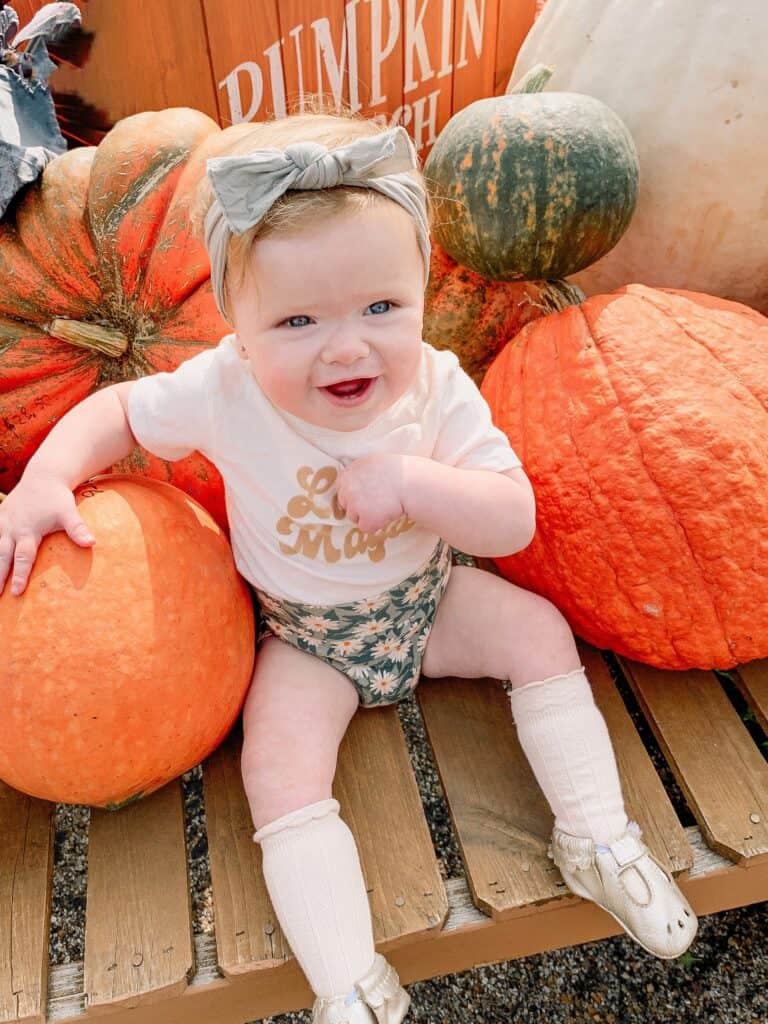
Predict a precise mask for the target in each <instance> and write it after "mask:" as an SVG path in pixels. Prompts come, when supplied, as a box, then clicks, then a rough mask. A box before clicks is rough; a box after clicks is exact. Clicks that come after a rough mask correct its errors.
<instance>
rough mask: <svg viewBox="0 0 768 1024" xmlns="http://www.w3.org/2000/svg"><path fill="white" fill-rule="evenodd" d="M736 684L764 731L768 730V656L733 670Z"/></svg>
mask: <svg viewBox="0 0 768 1024" xmlns="http://www.w3.org/2000/svg"><path fill="white" fill-rule="evenodd" d="M732 675H733V677H734V679H735V680H736V685H737V686H738V687H739V689H740V690H741V692H742V694H743V695H744V698H745V699H746V701H747V703H748V704H749V706H750V707H751V708H752V710H753V711H754V712H755V717H756V719H757V721H758V722H759V723H760V728H761V729H762V730H763V732H768V658H763V659H761V660H760V661H750V662H749V663H748V664H746V665H739V666H738V667H737V668H736V669H734V671H733V672H732Z"/></svg>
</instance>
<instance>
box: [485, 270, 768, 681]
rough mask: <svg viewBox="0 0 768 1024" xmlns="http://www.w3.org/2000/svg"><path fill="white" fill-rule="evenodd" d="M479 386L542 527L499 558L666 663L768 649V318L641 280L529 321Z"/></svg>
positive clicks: (593, 628)
mask: <svg viewBox="0 0 768 1024" xmlns="http://www.w3.org/2000/svg"><path fill="white" fill-rule="evenodd" d="M482 391H483V394H484V395H485V397H486V399H487V400H488V402H489V404H490V406H491V410H492V412H493V416H494V420H495V422H496V424H497V425H498V426H499V427H501V429H503V430H504V431H505V432H506V434H507V436H508V437H509V439H510V442H511V444H512V446H513V447H514V448H515V450H516V451H517V452H518V454H519V455H520V457H521V459H522V460H523V464H524V466H525V468H526V471H527V473H528V475H529V477H530V478H531V481H532V483H533V486H534V489H535V492H536V500H537V532H536V536H535V538H534V540H533V542H532V544H531V545H530V546H529V547H528V548H526V549H525V550H524V551H522V552H520V553H518V554H516V555H513V556H511V557H508V558H500V559H498V560H497V564H498V566H499V568H500V569H501V571H502V572H503V573H504V575H506V576H507V577H508V578H509V579H511V580H514V581H515V582H516V583H518V584H520V585H522V586H524V587H526V588H527V589H530V590H533V591H536V592H537V593H540V594H543V595H545V596H546V597H547V598H549V599H550V600H551V601H552V602H553V603H554V604H556V605H557V606H558V607H559V608H560V609H561V611H562V612H563V613H564V615H565V616H566V618H567V619H568V621H569V624H570V625H571V627H572V628H573V630H574V632H576V633H577V634H578V635H580V636H582V637H584V638H585V639H586V640H589V641H591V642H592V643H593V644H596V645H597V646H598V647H603V648H611V649H612V650H614V651H617V652H618V653H620V654H624V655H627V656H628V657H631V658H635V659H637V660H639V661H644V662H647V663H648V664H650V665H655V666H658V667H661V668H672V669H686V668H692V667H698V668H706V669H709V668H729V667H732V666H734V665H736V664H737V663H740V662H745V661H750V660H752V659H754V658H763V657H766V656H768V320H767V319H766V318H765V317H763V316H761V315H760V314H759V313H756V312H755V311H754V310H751V309H748V308H747V307H746V306H742V305H740V304H738V303H734V302H727V301H725V300H720V299H716V298H713V297H711V296H707V295H701V294H697V293H692V292H671V291H665V290H657V289H652V288H647V287H644V286H641V285H629V286H627V287H625V288H620V289H619V290H618V291H616V292H612V293H611V294H609V295H599V296H594V297H592V298H589V299H587V300H586V301H584V302H582V303H581V305H579V306H571V307H569V308H566V309H564V310H563V311H562V312H559V313H556V314H553V315H552V316H548V317H546V318H544V319H542V320H538V321H537V322H536V323H533V324H529V325H528V326H527V327H525V328H524V329H523V330H522V331H521V332H520V334H518V336H517V337H516V338H515V339H514V340H513V341H512V342H510V343H509V345H507V347H506V348H505V349H504V350H503V351H502V353H501V354H500V355H499V356H498V357H497V359H496V360H495V361H494V363H493V364H492V365H491V367H490V369H489V371H488V373H487V375H486V377H485V380H484V381H483V385H482Z"/></svg>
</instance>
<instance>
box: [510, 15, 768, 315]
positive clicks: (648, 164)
mask: <svg viewBox="0 0 768 1024" xmlns="http://www.w3.org/2000/svg"><path fill="white" fill-rule="evenodd" d="M766 40H768V0H739V2H738V3H734V2H733V0H705V2H702V0H652V2H649V0H548V3H547V4H546V6H545V7H544V10H543V12H542V14H541V16H540V17H539V18H538V20H537V21H536V22H535V24H534V26H533V28H532V29H531V31H530V32H529V34H528V36H527V38H526V39H525V42H524V43H523V46H522V48H521V50H520V52H519V54H518V57H517V61H516V63H515V66H514V70H513V72H512V77H511V79H510V85H513V84H514V83H515V82H517V81H519V79H520V78H522V76H523V75H524V74H525V73H526V71H528V70H529V69H530V68H531V67H533V66H534V65H535V64H539V63H542V64H548V65H552V66H554V74H553V76H552V78H551V80H550V82H549V84H548V86H547V89H548V91H568V92H583V93H587V94H589V95H590V96H595V97H597V98H598V99H600V100H602V101H603V102H604V103H607V104H608V106H610V107H612V108H613V109H614V110H615V111H616V113H617V114H618V115H619V116H620V117H621V118H622V120H623V121H624V123H625V124H626V125H627V127H628V128H629V130H630V132H631V133H632V137H633V138H634V141H635V145H636V147H637V152H638V156H639V159H640V194H639V198H638V204H637V208H636V211H635V215H634V217H633V219H632V221H631V223H630V225H629V228H628V229H627V231H626V233H625V235H624V237H623V238H622V239H621V241H619V243H618V244H617V245H616V246H615V248H613V249H612V250H611V251H610V252H609V253H608V254H607V255H606V256H604V257H603V258H602V259H600V260H598V262H597V263H595V264H593V266H591V267H589V268H588V269H586V270H584V271H582V272H581V273H580V274H577V275H575V276H574V281H575V282H576V283H578V284H579V285H580V286H581V287H582V288H583V289H584V290H585V291H586V292H587V293H588V294H596V293H600V292H605V291H610V290H611V289H613V288H616V287H619V286H621V285H624V284H629V283H631V282H642V283H643V284H648V285H661V286H668V287H673V288H688V289H691V290H694V291H701V292H709V293H710V294H713V295H721V296H723V297H725V298H729V299H737V300H739V301H741V302H746V303H747V304H749V305H751V306H755V307H756V308H758V309H760V310H761V311H762V312H768V60H766V57H765V46H766Z"/></svg>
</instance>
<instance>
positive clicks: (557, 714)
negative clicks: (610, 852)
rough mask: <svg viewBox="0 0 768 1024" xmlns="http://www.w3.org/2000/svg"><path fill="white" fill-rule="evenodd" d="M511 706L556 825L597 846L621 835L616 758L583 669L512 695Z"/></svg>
mask: <svg viewBox="0 0 768 1024" xmlns="http://www.w3.org/2000/svg"><path fill="white" fill-rule="evenodd" d="M510 703H511V705H512V714H513V715H514V719H515V723H516V725H517V734H518V738H519V740H520V745H521V746H522V748H523V751H524V752H525V755H526V757H527V758H528V761H529V762H530V765H531V768H532V769H533V773H534V775H535V776H536V780H537V782H538V783H539V785H540V786H541V789H542V792H543V793H544V796H545V797H546V798H547V800H548V801H549V805H550V807H551V808H552V811H553V813H554V815H555V825H556V826H557V827H558V828H561V829H562V830H563V831H564V832H568V833H569V834H570V835H573V836H584V837H589V838H590V839H592V840H593V841H594V842H595V843H608V842H610V841H611V840H612V839H615V838H616V837H617V836H619V835H621V834H622V833H623V832H625V831H626V828H627V824H628V822H627V815H626V812H625V810H624V800H623V797H622V793H621V782H620V781H619V773H618V770H617V767H616V758H615V756H614V752H613V746H612V744H611V740H610V736H609V735H608V728H607V726H606V724H605V719H604V718H603V716H602V714H601V712H600V709H599V708H598V707H597V705H596V704H595V699H594V696H593V694H592V688H591V686H590V685H589V682H588V680H587V678H586V675H585V670H584V667H583V666H581V667H580V668H578V669H576V670H575V671H573V672H568V673H566V674H565V675H560V676H551V677H550V678H549V679H543V680H541V681H540V682H534V683H528V684H527V685H525V686H521V687H519V688H517V689H513V690H512V693H511V694H510Z"/></svg>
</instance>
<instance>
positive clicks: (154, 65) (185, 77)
mask: <svg viewBox="0 0 768 1024" xmlns="http://www.w3.org/2000/svg"><path fill="white" fill-rule="evenodd" d="M43 2H44V0H17V3H16V8H17V10H18V11H19V14H20V15H21V16H22V22H23V21H24V20H26V15H27V14H28V13H29V12H31V11H32V10H34V9H36V8H39V7H40V6H42V4H43ZM78 2H79V6H80V8H81V10H82V12H83V28H84V29H86V30H87V31H88V32H91V33H93V41H92V46H91V52H90V56H89V59H88V61H87V62H86V64H85V65H84V66H83V67H81V68H66V67H64V66H62V67H60V68H59V70H57V71H56V72H55V74H54V75H53V77H52V79H51V86H52V88H53V90H54V93H55V94H56V96H57V98H58V97H59V96H62V95H65V94H66V95H68V98H69V100H70V101H71V100H72V99H73V98H74V100H75V103H76V105H78V106H79V107H80V110H81V113H82V117H83V121H84V122H85V123H84V124H83V126H82V127H83V132H84V133H86V134H87V133H89V132H90V133H91V135H90V137H89V138H88V139H87V141H91V142H92V141H98V139H97V138H94V134H97V133H98V128H99V125H100V126H101V128H102V129H103V127H104V126H105V125H106V126H109V125H111V124H114V122H115V121H117V120H119V119H120V118H121V117H125V116H126V115H128V114H132V113H136V112H138V111H141V110H157V109H160V108H163V107H171V106H191V107H196V108H197V109H199V110H203V111H205V112H206V113H208V114H210V115H211V116H212V117H214V118H215V119H216V120H217V121H218V123H219V124H221V125H222V126H226V125H228V124H233V123H237V122H241V121H251V120H262V119H264V118H267V117H271V116H274V115H277V116H281V115H285V114H286V113H290V112H295V111H300V110H301V109H302V106H303V103H304V100H305V97H306V96H307V95H309V94H310V93H317V92H320V91H322V92H323V93H324V94H325V95H326V96H331V97H333V98H334V100H335V101H336V102H337V103H338V104H341V103H343V104H345V105H346V106H348V107H349V108H351V109H352V110H353V111H354V112H359V113H361V114H363V115H365V116H371V117H376V118H377V119H380V120H382V121H383V122H385V123H387V124H390V125H393V124H402V125H404V126H405V127H406V129H407V130H408V132H409V133H410V135H411V137H412V138H413V140H414V142H415V143H416V147H417V148H418V149H419V151H420V152H421V154H422V156H425V155H426V153H427V152H428V150H429V148H430V147H431V145H432V144H433V143H434V141H435V139H436V137H437V134H438V132H439V131H440V129H441V128H442V126H443V125H444V124H445V122H446V121H447V120H448V119H449V118H450V116H451V114H452V113H454V112H455V111H456V110H459V109H461V108H462V107H464V106H466V105H467V104H468V103H471V102H472V101H473V100H475V99H479V98H481V97H484V96H490V95H493V94H499V93H501V92H503V90H504V86H505V85H506V82H507V80H508V79H509V75H510V73H511V70H512V66H513V64H514V60H515V56H516V54H517V51H518V49H519V47H520V44H521V42H522V40H523V38H524V37H525V34H526V33H527V31H528V29H529V27H530V25H531V24H532V23H533V19H534V14H535V9H536V0H200V2H191V0H185V2H182V3H180V2H179V0H153V2H152V3H151V4H146V5H137V4H136V3H135V0H78ZM89 111H90V112H91V115H92V116H91V123H88V112H89ZM102 134H103V130H102Z"/></svg>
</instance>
